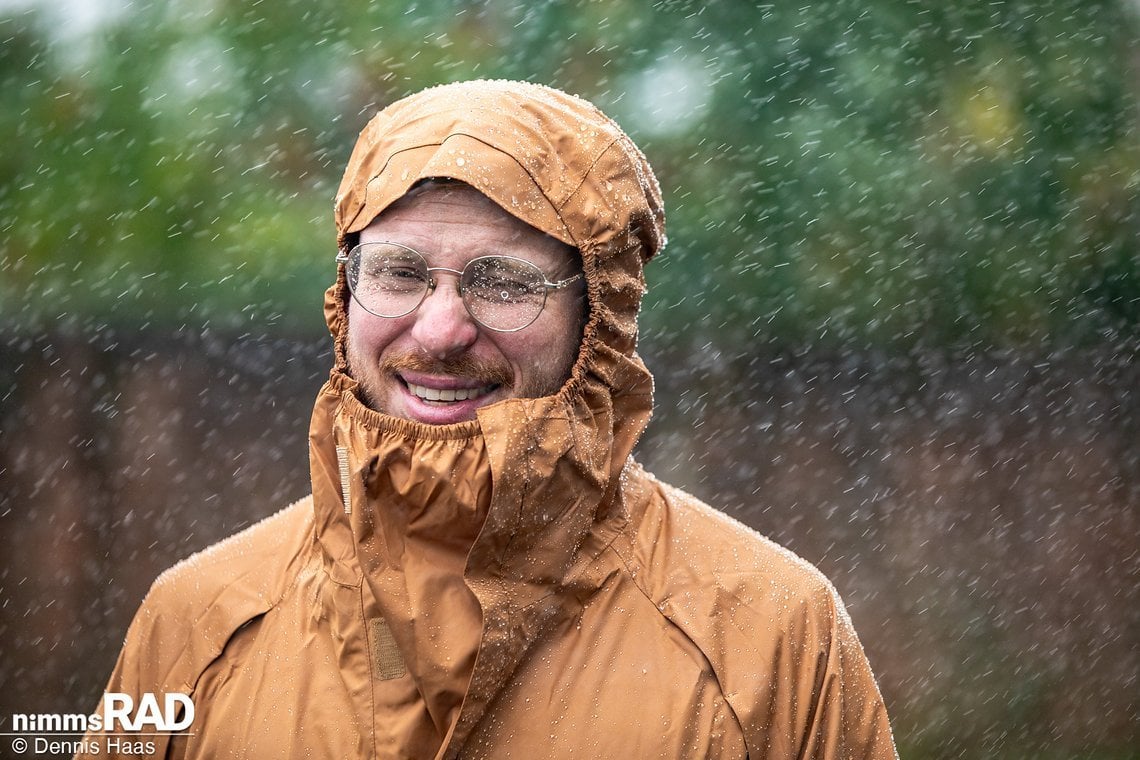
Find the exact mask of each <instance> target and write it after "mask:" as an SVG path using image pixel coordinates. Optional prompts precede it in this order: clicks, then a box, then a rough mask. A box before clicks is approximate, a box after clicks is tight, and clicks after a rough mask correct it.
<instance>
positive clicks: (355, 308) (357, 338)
mask: <svg viewBox="0 0 1140 760" xmlns="http://www.w3.org/2000/svg"><path fill="white" fill-rule="evenodd" d="M401 323H402V320H399V319H386V318H384V317H377V316H376V315H374V314H369V313H368V312H367V311H365V310H364V308H363V307H361V306H360V305H359V304H357V303H356V301H355V300H354V301H352V303H351V304H349V307H348V350H349V354H350V356H351V355H352V354H372V355H376V354H379V352H380V351H383V350H384V348H385V347H386V346H387V345H388V344H389V343H391V342H392V340H393V339H395V337H396V336H397V335H398V334H399V331H400V328H401Z"/></svg>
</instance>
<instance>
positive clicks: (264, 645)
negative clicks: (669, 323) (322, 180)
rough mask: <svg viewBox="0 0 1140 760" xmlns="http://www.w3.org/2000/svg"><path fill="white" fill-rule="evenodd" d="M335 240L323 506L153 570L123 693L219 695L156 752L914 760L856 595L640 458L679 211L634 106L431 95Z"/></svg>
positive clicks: (359, 172) (387, 120) (405, 125)
mask: <svg viewBox="0 0 1140 760" xmlns="http://www.w3.org/2000/svg"><path fill="white" fill-rule="evenodd" d="M336 225H337V233H338V234H337V244H338V254H337V256H336V262H337V269H336V281H335V283H334V284H333V285H332V287H330V288H329V289H328V291H327V292H326V295H325V316H326V319H327V322H328V325H329V328H330V331H331V333H332V336H333V340H334V347H335V348H334V366H333V368H332V371H331V373H330V377H329V380H328V382H327V383H326V384H325V385H324V387H323V388H322V389H321V391H320V393H319V394H318V397H317V400H316V403H315V406H314V410H313V415H312V420H311V422H310V447H309V450H310V469H311V483H312V494H311V495H310V496H308V497H306V498H304V499H302V500H301V501H300V502H298V503H296V504H294V505H292V506H290V507H288V508H286V509H284V510H282V511H281V512H279V513H278V514H277V515H275V516H273V517H271V518H268V519H267V520H265V521H263V522H261V523H259V524H258V525H255V526H253V527H252V528H250V529H248V530H246V531H245V532H243V533H241V534H239V535H238V536H235V537H233V538H231V539H229V540H227V541H224V542H222V543H221V544H219V545H217V546H215V547H213V548H211V549H208V550H207V551H205V552H203V553H201V554H199V555H197V556H195V557H193V558H191V559H190V560H187V561H186V562H184V563H182V564H179V565H177V566H175V567H174V568H172V569H171V570H170V571H168V572H167V573H165V574H164V575H163V576H162V577H160V578H159V579H158V580H157V581H156V582H155V584H154V587H153V588H152V590H151V592H150V594H149V595H148V597H147V599H146V600H145V601H144V603H143V607H142V609H141V610H140V612H139V614H138V615H137V616H136V618H135V621H134V623H133V624H132V626H131V628H130V631H129V632H128V636H127V641H126V643H125V645H124V648H123V651H122V654H121V655H120V658H119V662H118V664H117V666H116V668H115V671H114V673H113V674H112V676H111V680H110V683H109V685H108V691H109V692H114V693H120V694H127V695H133V696H134V697H135V702H136V703H137V702H138V698H137V697H138V695H143V694H148V693H154V694H162V693H183V694H187V695H189V696H190V697H191V698H192V700H193V705H194V721H193V725H192V726H191V728H190V729H189V732H188V733H181V734H177V735H173V736H172V735H159V736H157V737H149V738H148V740H153V741H154V742H155V748H154V752H153V753H152V754H155V755H165V756H170V757H187V758H189V757H194V758H199V757H201V758H207V757H246V758H270V757H306V758H325V757H330V758H331V757H378V758H433V757H434V758H458V757H462V758H508V757H522V758H563V757H565V758H570V757H591V758H620V759H622V760H628V759H629V758H698V757H699V758H746V757H750V758H753V759H755V758H761V757H772V758H893V757H895V752H894V746H893V743H892V739H891V733H890V727H889V725H888V721H887V717H886V712H885V709H884V707H883V702H882V699H881V697H880V695H879V691H878V688H877V686H876V684H875V681H874V678H873V676H872V675H871V671H870V668H869V667H868V664H867V661H866V658H865V656H864V654H863V650H862V647H861V646H860V644H859V641H858V639H857V638H856V636H855V633H854V631H853V630H852V627H851V623H850V620H849V619H848V617H847V614H846V612H845V611H844V608H843V605H842V603H841V602H840V600H839V599H838V597H837V595H836V593H835V590H834V589H833V588H832V586H831V585H830V584H829V583H828V582H827V580H826V579H825V578H823V577H822V576H821V575H820V574H819V572H818V571H817V570H815V568H813V567H811V566H810V565H809V564H807V563H806V562H804V561H803V560H800V559H799V558H797V557H795V556H794V555H792V554H791V553H790V552H788V551H786V550H784V549H781V548H779V547H777V546H775V545H774V544H772V543H770V542H769V541H767V540H766V539H764V538H762V537H761V536H759V535H757V534H755V533H754V532H752V531H751V530H749V529H748V528H746V527H744V526H742V525H740V524H738V523H736V522H734V521H733V520H731V519H729V518H727V517H725V516H724V515H722V514H720V513H718V512H716V511H715V510H713V509H712V508H710V507H708V506H706V505H704V504H702V503H701V502H699V501H698V500H696V499H695V498H693V497H692V496H689V495H688V494H685V493H684V492H682V491H679V490H677V489H674V488H672V487H670V486H668V485H666V484H664V483H661V482H660V481H658V480H656V479H655V478H654V477H653V476H651V475H650V474H648V473H646V472H645V471H644V470H642V469H641V468H640V467H639V466H638V465H637V464H636V462H635V461H634V460H633V459H632V456H631V452H632V450H633V447H634V444H635V443H636V442H637V440H638V438H639V436H640V435H641V432H642V430H643V429H644V428H645V425H646V424H647V423H648V420H649V416H650V412H651V409H652V389H653V383H652V378H651V377H650V375H649V372H648V371H647V370H646V368H645V365H644V364H643V363H642V361H641V359H640V358H639V357H638V355H637V352H636V344H637V315H638V310H639V308H640V302H641V295H642V293H643V291H644V279H643V274H642V268H643V266H644V265H645V264H646V262H648V261H649V260H650V259H652V258H653V257H654V256H655V255H656V254H657V253H658V252H659V251H660V249H661V247H662V246H663V244H664V240H665V237H664V213H663V211H662V206H661V197H660V192H659V190H658V187H657V182H656V179H655V178H654V176H653V173H652V171H651V169H650V167H649V165H648V163H647V162H646V160H645V158H644V156H643V155H642V154H641V153H640V151H638V149H637V148H636V147H635V146H634V145H633V143H632V142H631V141H630V140H629V138H628V137H627V136H626V135H625V134H624V133H623V132H622V131H621V130H620V129H619V128H618V127H617V126H616V125H615V124H614V123H613V122H612V121H611V120H609V119H608V118H607V117H605V116H604V115H603V114H601V113H600V112H599V111H598V110H597V109H596V108H594V107H593V106H591V105H590V104H588V103H586V102H584V101H582V100H580V99H578V98H575V97H571V96H569V95H566V94H564V93H561V92H558V91H556V90H552V89H549V88H545V87H541V86H537V85H532V84H525V83H513V82H483V81H480V82H468V83H462V84H455V85H447V86H443V87H439V88H434V89H430V90H426V91H424V92H421V93H418V94H416V95H413V96H411V97H409V98H406V99H404V100H402V101H399V102H397V103H395V104H393V105H391V106H389V107H388V108H386V109H385V110H384V111H382V112H381V113H379V114H378V115H377V116H376V117H375V118H374V119H373V120H372V121H371V122H370V123H369V124H368V126H367V127H366V128H365V129H364V131H363V133H362V134H361V136H360V138H359V140H358V142H357V145H356V148H355V150H354V151H353V154H352V156H351V158H350V160H349V164H348V167H347V169H346V172H345V176H344V179H343V181H342V183H341V186H340V190H339V193H338V196H337V203H336ZM331 258H332V257H331V256H330V263H331ZM740 455H742V456H743V455H746V453H744V452H742V453H741V454H740ZM104 754H106V752H105V753H104Z"/></svg>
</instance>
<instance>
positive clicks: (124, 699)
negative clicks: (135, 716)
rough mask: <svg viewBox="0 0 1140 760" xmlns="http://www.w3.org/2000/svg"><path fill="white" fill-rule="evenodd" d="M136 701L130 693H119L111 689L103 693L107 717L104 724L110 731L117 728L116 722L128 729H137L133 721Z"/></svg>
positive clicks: (104, 711)
mask: <svg viewBox="0 0 1140 760" xmlns="http://www.w3.org/2000/svg"><path fill="white" fill-rule="evenodd" d="M134 707H135V702H134V700H133V699H131V695H130V694H117V693H115V692H113V691H109V692H107V693H106V694H104V695H103V715H104V717H105V718H106V722H105V723H104V725H105V726H106V728H107V730H108V731H114V730H115V722H116V720H117V721H118V723H119V725H120V726H122V727H123V729H125V730H127V731H135V730H137V729H136V728H135V726H134V725H133V723H132V722H131V710H133V709H134Z"/></svg>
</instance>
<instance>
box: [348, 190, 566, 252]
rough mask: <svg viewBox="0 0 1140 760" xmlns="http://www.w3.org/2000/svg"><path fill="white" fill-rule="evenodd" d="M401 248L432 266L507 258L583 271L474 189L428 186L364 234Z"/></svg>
mask: <svg viewBox="0 0 1140 760" xmlns="http://www.w3.org/2000/svg"><path fill="white" fill-rule="evenodd" d="M381 240H383V241H389V242H394V243H401V244H403V245H406V246H408V247H410V248H414V249H416V250H418V251H419V252H420V253H422V254H423V255H424V256H426V257H427V258H428V259H429V261H431V262H432V263H433V264H436V265H439V264H441V263H442V261H437V259H445V260H447V261H456V260H470V259H472V258H475V257H477V256H487V255H493V254H505V255H510V256H518V257H520V258H525V259H527V260H529V261H532V262H534V263H536V264H538V265H539V266H541V267H544V268H566V267H574V268H577V269H580V259H579V256H578V251H577V250H576V249H575V248H573V247H572V246H569V245H566V244H565V243H563V242H561V241H560V240H556V239H555V238H553V237H551V236H550V235H547V234H546V233H544V232H542V231H541V230H539V229H536V228H535V227H531V226H530V225H529V224H527V223H526V222H523V221H522V220H520V219H518V218H517V217H515V216H512V215H511V214H509V213H507V212H506V211H505V210H503V209H502V208H501V207H499V205H498V204H496V203H495V202H494V201H492V200H491V199H490V198H488V197H487V196H485V195H483V194H482V193H480V192H479V191H478V190H476V189H474V188H473V187H471V186H470V185H465V184H462V183H447V184H437V183H428V184H426V185H423V186H419V187H416V188H413V189H412V190H410V191H409V192H408V193H407V194H406V195H404V196H403V197H402V198H400V199H399V200H398V201H396V202H395V203H393V204H392V205H391V206H389V207H388V208H386V209H385V210H384V211H382V212H381V213H380V215H379V216H377V217H376V218H375V219H373V220H372V222H371V223H370V224H369V225H368V226H367V227H365V228H364V229H363V230H361V233H360V241H361V242H363V243H371V242H377V241H381Z"/></svg>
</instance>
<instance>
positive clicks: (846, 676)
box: [790, 584, 898, 760]
mask: <svg viewBox="0 0 1140 760" xmlns="http://www.w3.org/2000/svg"><path fill="white" fill-rule="evenodd" d="M820 597H822V598H819V599H816V600H812V601H813V602H814V604H812V605H811V606H814V607H815V608H816V609H815V610H813V611H812V613H811V614H813V616H816V617H817V619H816V620H814V621H810V622H808V624H807V625H806V626H805V628H806V630H805V632H806V633H807V636H808V639H807V642H806V644H805V646H804V649H803V652H802V654H803V659H802V661H801V662H800V663H799V665H800V668H799V669H800V671H801V672H800V674H799V677H798V678H797V679H795V682H796V684H797V686H796V687H795V698H796V699H797V700H804V701H803V702H802V704H805V705H806V706H807V709H806V710H804V711H802V712H800V711H799V710H794V709H793V710H791V711H790V714H793V715H795V714H797V713H798V716H797V717H799V718H800V719H801V721H797V722H799V723H800V725H802V729H801V733H800V736H799V737H798V739H799V743H800V747H799V751H798V752H797V753H796V755H795V756H796V757H800V758H814V759H816V760H833V759H834V760H840V759H842V760H856V759H859V760H862V759H863V758H867V759H868V760H870V759H872V758H873V759H874V760H894V759H896V758H897V757H898V755H897V753H896V751H895V746H894V740H893V738H892V736H891V727H890V723H889V722H888V720H887V711H886V707H885V706H884V704H883V699H882V696H881V695H880V693H879V688H878V685H877V684H876V683H875V677H874V676H873V675H872V673H871V668H870V665H869V664H868V662H867V657H866V655H865V654H864V652H863V647H862V645H861V644H860V643H859V639H858V637H857V636H856V635H855V629H854V627H853V626H852V624H851V619H850V618H849V616H848V615H847V611H846V609H845V608H844V607H843V603H842V602H841V601H840V599H839V597H838V595H837V594H836V593H835V591H834V589H833V588H831V587H830V584H828V588H827V592H825V593H821V594H820ZM813 640H814V641H813ZM813 652H814V657H813V656H812V654H813Z"/></svg>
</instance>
